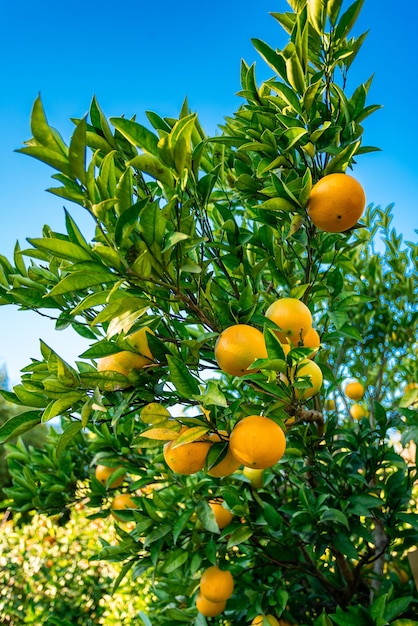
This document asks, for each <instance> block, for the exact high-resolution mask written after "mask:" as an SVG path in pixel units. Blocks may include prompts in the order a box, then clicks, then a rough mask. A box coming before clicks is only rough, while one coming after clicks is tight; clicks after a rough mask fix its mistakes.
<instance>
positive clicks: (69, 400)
mask: <svg viewBox="0 0 418 626" xmlns="http://www.w3.org/2000/svg"><path fill="white" fill-rule="evenodd" d="M82 396H83V394H82V393H80V392H77V391H70V392H68V393H63V394H62V395H61V396H60V397H59V398H58V399H57V400H53V401H52V402H50V403H49V404H48V406H47V407H46V409H45V411H44V412H43V414H42V422H47V421H48V420H50V419H52V418H53V417H56V416H57V415H62V414H63V413H64V412H65V411H67V410H68V409H69V408H71V407H72V406H73V405H74V404H76V403H77V402H79V400H80V399H81V398H82Z"/></svg>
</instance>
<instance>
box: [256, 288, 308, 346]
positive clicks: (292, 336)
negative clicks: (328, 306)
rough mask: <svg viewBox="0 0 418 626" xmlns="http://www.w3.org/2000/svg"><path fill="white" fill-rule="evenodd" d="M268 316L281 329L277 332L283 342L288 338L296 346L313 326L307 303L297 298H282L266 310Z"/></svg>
mask: <svg viewBox="0 0 418 626" xmlns="http://www.w3.org/2000/svg"><path fill="white" fill-rule="evenodd" d="M266 317H267V318H268V319H269V320H271V321H272V322H274V323H275V324H277V326H278V327H279V328H280V329H281V330H280V331H277V332H276V335H277V336H278V338H279V340H280V341H281V343H282V344H285V343H287V339H289V340H290V341H291V343H292V344H293V345H295V346H297V345H298V342H299V341H301V340H302V339H303V338H304V337H305V336H306V335H307V333H308V332H309V330H310V329H311V328H312V314H311V312H310V310H309V309H308V307H307V306H306V304H304V303H303V302H302V301H301V300H297V299H296V298H280V299H279V300H276V301H275V302H273V303H272V304H271V305H270V306H269V307H268V309H267V311H266Z"/></svg>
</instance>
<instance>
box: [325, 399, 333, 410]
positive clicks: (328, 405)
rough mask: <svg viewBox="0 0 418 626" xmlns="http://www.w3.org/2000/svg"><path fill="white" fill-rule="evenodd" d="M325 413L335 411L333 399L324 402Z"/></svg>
mask: <svg viewBox="0 0 418 626" xmlns="http://www.w3.org/2000/svg"><path fill="white" fill-rule="evenodd" d="M324 409H325V411H334V409H335V401H334V399H333V398H327V399H326V400H325V402H324Z"/></svg>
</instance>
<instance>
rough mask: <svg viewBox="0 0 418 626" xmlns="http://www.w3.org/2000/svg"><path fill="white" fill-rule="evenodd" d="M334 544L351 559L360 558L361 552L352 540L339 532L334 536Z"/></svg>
mask: <svg viewBox="0 0 418 626" xmlns="http://www.w3.org/2000/svg"><path fill="white" fill-rule="evenodd" d="M332 543H333V545H334V546H335V547H336V548H337V550H338V551H339V552H341V554H343V555H344V556H347V557H348V558H349V559H356V560H358V558H359V554H358V552H357V550H356V548H355V546H354V544H353V543H352V542H351V541H350V539H349V538H348V537H347V536H346V535H343V534H342V533H339V534H337V535H335V536H334V537H333V538H332Z"/></svg>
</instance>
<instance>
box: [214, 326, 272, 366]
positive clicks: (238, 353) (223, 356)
mask: <svg viewBox="0 0 418 626" xmlns="http://www.w3.org/2000/svg"><path fill="white" fill-rule="evenodd" d="M265 358H267V349H266V344H265V341H264V335H263V333H262V332H261V331H259V330H258V329H257V328H254V326H249V325H248V324H235V325H234V326H229V328H226V329H225V330H224V331H223V332H222V333H221V334H220V335H219V337H218V340H217V342H216V345H215V359H216V362H217V363H218V366H219V367H220V369H221V370H222V371H224V372H225V373H226V374H230V375H231V376H244V374H251V373H253V372H256V371H257V370H256V369H251V370H250V369H248V368H249V367H250V365H251V364H252V363H253V362H254V361H255V360H256V359H265Z"/></svg>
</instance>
